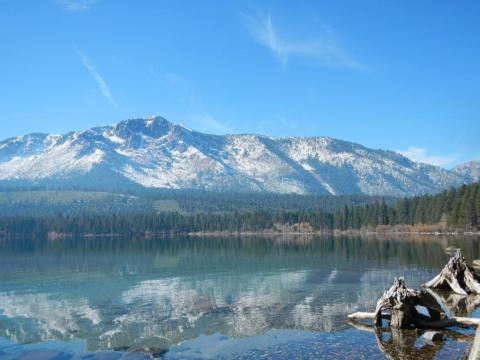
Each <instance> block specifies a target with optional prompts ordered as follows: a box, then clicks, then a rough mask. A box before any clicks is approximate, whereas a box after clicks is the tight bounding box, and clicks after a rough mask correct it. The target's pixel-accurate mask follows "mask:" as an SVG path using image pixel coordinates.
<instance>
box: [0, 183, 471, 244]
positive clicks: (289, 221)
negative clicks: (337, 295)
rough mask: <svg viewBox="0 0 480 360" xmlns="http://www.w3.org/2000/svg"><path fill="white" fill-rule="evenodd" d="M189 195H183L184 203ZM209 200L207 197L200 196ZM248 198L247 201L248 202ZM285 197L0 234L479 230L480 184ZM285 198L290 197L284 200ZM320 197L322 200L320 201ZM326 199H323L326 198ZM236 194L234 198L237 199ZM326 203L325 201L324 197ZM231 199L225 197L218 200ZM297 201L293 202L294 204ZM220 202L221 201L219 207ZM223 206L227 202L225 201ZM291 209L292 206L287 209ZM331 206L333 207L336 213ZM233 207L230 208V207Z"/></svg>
mask: <svg viewBox="0 0 480 360" xmlns="http://www.w3.org/2000/svg"><path fill="white" fill-rule="evenodd" d="M186 199H187V198H185V201H186ZM201 199H202V200H203V201H205V202H208V201H209V198H208V197H206V196H205V197H204V198H201ZM219 199H220V198H219V197H218V198H216V201H217V202H220V200H219ZM247 199H248V200H247ZM275 199H277V200H278V199H283V201H284V204H283V205H282V204H280V205H278V206H277V207H273V205H272V207H268V206H267V207H263V208H262V207H261V206H258V209H255V206H254V204H259V202H258V200H255V196H254V195H250V197H246V198H244V200H245V202H248V203H249V204H250V206H249V207H247V209H246V210H245V211H195V212H185V211H177V210H176V209H175V208H173V210H172V211H148V212H136V213H125V212H122V213H88V212H85V213H81V214H80V213H79V214H64V213H58V214H56V215H51V214H50V215H45V214H38V215H35V214H13V215H8V214H5V213H4V214H3V215H2V216H1V217H0V232H1V233H2V234H4V235H6V234H48V233H57V234H122V235H135V234H137V235H144V234H148V233H152V234H160V233H190V232H220V231H221V232H259V231H278V232H331V231H333V230H361V229H368V228H370V229H375V228H377V227H378V226H383V227H388V226H396V225H410V226H413V225H420V224H423V225H438V227H437V228H438V229H440V230H461V231H478V229H479V224H480V218H479V216H480V183H475V184H471V185H463V186H462V187H460V188H456V189H454V188H452V189H449V190H447V191H444V192H442V193H439V194H435V195H427V196H417V197H411V198H403V199H398V200H397V201H392V199H372V200H371V201H365V199H363V198H361V199H360V200H361V201H360V204H358V203H356V200H359V199H355V197H354V198H353V200H352V199H350V200H348V201H347V200H346V199H348V198H343V199H342V200H340V201H338V202H339V203H340V204H343V206H339V204H338V203H335V206H333V205H332V203H329V206H325V204H323V207H322V203H319V204H316V203H315V198H314V197H310V198H308V199H309V200H308V201H306V202H305V204H306V205H305V206H304V208H303V209H301V208H300V206H299V204H300V200H301V197H298V196H292V197H291V198H289V197H283V198H282V197H275V195H272V196H271V199H270V202H269V204H274V200H275ZM285 199H287V200H285ZM320 199H321V198H318V200H319V202H320ZM322 199H323V198H322ZM233 201H234V200H233V198H232V202H233ZM322 201H324V202H325V201H326V200H324V199H323V200H322ZM220 203H222V204H225V203H227V201H225V199H223V198H222V201H221V202H220ZM294 205H295V206H294ZM217 206H218V205H217ZM223 206H225V205H223ZM290 207H291V208H293V209H289V208H290ZM332 209H333V211H332ZM229 210H230V209H229Z"/></svg>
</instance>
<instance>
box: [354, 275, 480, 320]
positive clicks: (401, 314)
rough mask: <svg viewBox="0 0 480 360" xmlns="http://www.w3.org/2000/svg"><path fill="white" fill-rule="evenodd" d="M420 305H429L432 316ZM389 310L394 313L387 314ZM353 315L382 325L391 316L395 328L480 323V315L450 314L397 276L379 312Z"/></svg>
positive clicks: (424, 292) (427, 295) (381, 303)
mask: <svg viewBox="0 0 480 360" xmlns="http://www.w3.org/2000/svg"><path fill="white" fill-rule="evenodd" d="M416 306H423V307H425V308H426V309H427V311H428V314H429V316H427V315H423V314H421V313H419V312H418V311H417V309H416ZM385 312H389V313H390V314H386V313H385ZM348 318H349V319H361V320H362V319H363V320H366V319H371V320H374V321H375V326H382V319H388V318H389V319H390V327H391V328H396V329H399V328H412V327H416V328H424V329H444V328H446V327H450V326H458V325H464V326H478V325H480V319H476V318H466V317H450V318H447V317H446V316H445V313H444V312H443V310H442V307H441V305H440V304H439V303H438V302H437V300H436V299H435V297H434V296H432V294H430V293H428V292H427V291H425V290H413V289H409V288H407V287H406V285H405V280H404V279H403V278H396V279H395V281H394V284H393V286H392V287H391V288H390V289H388V290H387V291H385V292H384V293H383V295H382V297H381V298H380V299H379V300H378V302H377V307H376V309H375V312H370V313H367V312H358V313H353V314H350V315H348Z"/></svg>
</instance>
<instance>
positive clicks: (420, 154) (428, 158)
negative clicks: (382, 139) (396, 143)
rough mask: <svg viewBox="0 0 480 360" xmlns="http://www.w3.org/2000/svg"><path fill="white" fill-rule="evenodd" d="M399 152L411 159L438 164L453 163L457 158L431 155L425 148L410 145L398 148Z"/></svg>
mask: <svg viewBox="0 0 480 360" xmlns="http://www.w3.org/2000/svg"><path fill="white" fill-rule="evenodd" d="M397 152H398V153H400V154H402V155H403V156H406V157H407V158H409V159H410V160H413V161H416V162H422V163H427V164H431V165H436V166H447V165H451V164H452V163H454V162H455V161H456V160H457V157H456V156H436V155H430V154H428V152H427V150H426V149H425V148H421V147H415V146H410V147H409V148H408V149H407V150H397Z"/></svg>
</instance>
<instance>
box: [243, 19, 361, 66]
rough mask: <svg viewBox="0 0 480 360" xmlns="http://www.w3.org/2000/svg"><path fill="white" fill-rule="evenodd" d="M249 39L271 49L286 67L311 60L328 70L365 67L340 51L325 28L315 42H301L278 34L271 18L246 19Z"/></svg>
mask: <svg viewBox="0 0 480 360" xmlns="http://www.w3.org/2000/svg"><path fill="white" fill-rule="evenodd" d="M244 18H245V20H246V25H247V28H248V30H249V32H250V35H251V36H252V37H253V38H254V39H255V40H256V41H257V42H258V43H259V44H261V45H263V46H265V47H266V48H267V49H269V50H270V51H271V52H272V53H273V55H274V56H275V57H276V58H277V59H278V60H279V61H280V62H281V63H282V64H283V65H284V66H286V64H287V63H288V61H289V60H290V59H291V58H295V57H296V58H310V59H314V60H315V61H316V62H317V63H318V64H320V65H321V66H325V67H345V68H352V69H356V70H360V69H362V68H363V67H362V66H361V65H360V64H359V63H358V62H357V61H355V60H354V59H353V58H352V57H351V56H350V55H349V54H348V53H347V52H346V51H345V50H343V49H342V48H340V46H339V45H338V44H337V41H336V39H335V35H334V33H333V30H332V29H330V28H327V27H324V29H323V31H322V32H321V34H319V35H318V36H317V37H315V38H301V37H298V36H294V35H292V34H289V33H287V31H285V30H279V29H278V27H277V26H275V25H274V23H273V21H272V16H271V15H270V14H266V15H265V16H251V15H244Z"/></svg>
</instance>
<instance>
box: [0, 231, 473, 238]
mask: <svg viewBox="0 0 480 360" xmlns="http://www.w3.org/2000/svg"><path fill="white" fill-rule="evenodd" d="M125 236H131V237H145V238H153V237H175V236H187V237H232V236H234V237H239V236H242V237H251V236H267V237H268V236H402V237H403V236H430V237H445V236H448V237H458V236H468V237H478V236H480V231H459V230H449V231H415V230H410V231H407V230H393V229H381V230H374V229H361V230H333V231H331V230H329V231H321V230H319V231H293V230H288V231H275V230H259V231H191V232H181V231H180V232H175V231H165V232H159V233H154V232H144V233H57V232H49V233H46V234H45V233H30V234H26V233H6V232H0V238H20V237H33V238H37V237H38V238H48V239H49V240H57V239H66V238H74V237H81V238H118V237H125Z"/></svg>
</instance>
